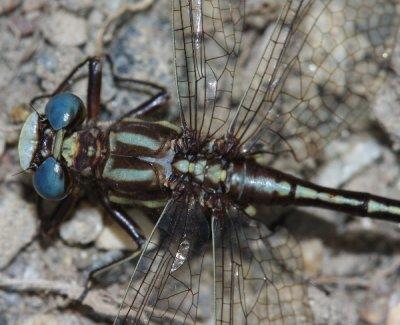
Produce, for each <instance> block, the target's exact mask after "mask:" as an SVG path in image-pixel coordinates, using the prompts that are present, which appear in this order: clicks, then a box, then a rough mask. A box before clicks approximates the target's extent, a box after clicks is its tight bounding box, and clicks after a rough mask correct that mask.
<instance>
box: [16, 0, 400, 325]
mask: <svg viewBox="0 0 400 325" xmlns="http://www.w3.org/2000/svg"><path fill="white" fill-rule="evenodd" d="M245 7H246V1H244V0H220V1H218V2H215V1H212V0H203V1H200V0H172V23H173V36H174V37H173V46H174V53H175V66H176V85H177V92H178V98H179V103H178V107H179V112H180V124H179V125H176V124H174V123H171V122H169V121H159V122H150V121H148V120H147V119H146V116H147V115H148V114H151V113H153V112H154V111H157V110H159V109H161V108H162V107H164V106H165V105H166V103H167V101H168V95H167V93H166V91H165V89H164V88H162V87H159V86H157V85H156V84H153V83H151V82H143V81H138V80H134V79H127V78H122V77H118V76H117V75H114V81H116V82H117V83H121V84H123V83H127V82H128V83H129V82H133V83H135V82H136V83H137V82H140V83H143V84H145V85H147V86H149V87H151V88H153V89H155V90H156V95H154V96H152V97H151V98H150V99H148V100H147V101H145V102H144V103H143V104H141V105H139V106H138V107H135V108H133V109H132V110H130V111H128V112H127V113H125V114H123V115H122V116H121V117H120V118H118V119H117V120H115V121H110V122H101V121H99V114H100V104H101V78H102V66H103V64H105V63H109V64H111V65H112V61H111V60H109V58H108V57H107V56H105V57H90V58H88V59H86V60H84V61H83V62H82V63H81V64H79V65H78V66H77V67H76V68H75V69H74V70H73V71H72V72H71V73H70V74H69V75H68V76H67V77H66V79H65V80H64V82H62V83H61V85H60V86H59V87H58V88H57V89H56V90H55V91H54V92H53V93H51V94H48V95H44V96H40V98H46V97H47V98H49V100H48V101H47V103H46V105H45V109H44V113H39V112H36V111H35V112H33V113H32V114H31V115H30V116H29V117H28V118H27V120H26V122H25V124H24V126H23V128H22V131H21V135H20V140H19V157H20V163H21V167H22V168H23V169H24V170H31V171H32V172H33V186H34V188H35V189H36V191H37V192H38V193H39V194H40V195H41V196H42V197H43V198H45V199H48V200H55V201H60V203H59V206H58V208H57V209H56V211H55V213H54V214H53V215H52V216H51V218H49V219H48V220H47V221H46V227H47V228H48V229H50V228H52V227H54V226H55V225H56V224H58V223H59V222H60V220H61V219H62V218H63V216H64V215H65V214H66V212H67V211H69V210H70V209H71V208H73V207H74V205H75V204H76V200H77V197H78V194H77V193H78V192H79V191H80V190H85V191H86V192H88V193H89V194H90V196H92V197H94V198H95V199H96V200H97V202H99V204H100V205H101V206H102V207H103V208H104V209H105V210H106V211H107V212H108V214H109V215H110V217H112V218H113V219H114V220H116V221H117V222H118V224H119V225H120V226H121V227H122V228H123V229H124V230H125V231H126V232H127V233H128V234H129V235H130V236H131V238H132V239H133V240H134V241H135V242H136V243H137V244H138V246H139V249H140V251H141V255H140V257H139V260H138V262H137V264H136V267H135V270H134V272H133V276H132V278H131V281H130V284H129V287H128V289H127V291H126V294H125V297H124V300H123V302H122V304H121V308H120V311H119V314H118V317H117V318H116V320H115V324H125V323H129V324H142V323H163V322H170V323H201V322H202V321H203V316H204V313H211V314H212V315H213V319H214V322H216V323H218V324H222V323H257V324H259V323H271V324H283V323H285V324H309V323H312V322H313V315H312V312H311V309H310V306H309V302H308V293H307V285H308V282H307V281H306V280H305V279H304V277H303V274H302V271H303V265H302V256H301V250H300V248H299V246H298V245H296V243H295V242H294V241H293V240H292V238H291V237H290V235H289V234H288V233H287V232H286V231H285V230H284V229H280V228H277V229H270V228H269V227H267V226H266V225H265V223H266V222H267V221H268V218H269V216H267V215H266V216H261V217H259V218H258V219H255V218H253V217H254V207H253V205H254V204H260V205H267V206H287V205H290V206H309V207H320V208H326V209H331V210H335V211H342V212H345V213H349V214H353V215H357V216H360V217H370V218H374V219H381V220H387V221H392V222H399V221H400V201H397V200H393V199H388V198H385V197H380V196H377V195H373V194H369V193H362V192H353V191H347V190H341V189H333V188H327V187H323V186H319V185H317V184H313V183H311V182H309V181H307V180H304V179H300V178H298V177H295V176H292V175H289V174H287V173H284V172H282V171H280V170H278V169H275V168H273V167H272V163H270V164H262V163H260V162H259V161H258V160H257V159H256V157H260V156H262V157H266V159H267V161H270V162H271V161H273V160H274V159H275V158H276V157H288V159H294V160H295V161H297V162H299V163H300V162H302V161H304V160H305V159H307V158H310V157H315V156H316V155H317V153H318V152H319V151H320V150H321V149H322V148H324V146H325V145H326V144H327V143H329V142H330V141H331V140H332V139H334V138H336V137H338V136H340V134H341V132H342V131H343V130H346V129H350V128H351V126H352V124H353V123H354V122H355V121H356V120H357V119H358V118H359V117H360V116H361V115H362V114H365V111H366V106H367V102H368V101H367V98H366V97H367V95H373V94H374V93H375V92H376V91H377V89H378V88H379V85H380V83H381V82H380V81H379V80H380V79H379V77H380V76H382V75H385V74H387V73H389V72H390V61H391V58H392V56H393V52H394V47H395V44H396V41H397V35H398V30H399V24H400V15H399V14H398V11H399V6H398V4H397V3H396V2H395V1H383V0H371V1H365V2H364V1H363V2H360V1H356V0H344V1H334V0H314V1H313V0H308V1H307V0H303V1H302V0H297V1H290V0H289V1H286V2H285V4H284V7H283V9H282V12H281V14H280V16H279V18H278V20H277V22H276V25H275V27H274V29H273V30H272V31H271V35H270V38H269V41H268V42H267V44H266V46H265V49H264V50H263V52H262V55H261V59H260V61H259V64H258V65H257V67H256V69H255V70H256V71H255V73H254V75H253V77H252V78H251V80H250V81H249V83H248V88H247V90H246V91H245V92H244V94H243V97H242V98H241V100H240V101H239V102H236V101H235V99H236V97H235V94H234V90H235V85H236V82H238V79H239V78H240V77H238V76H237V75H236V70H237V66H238V61H239V58H240V54H241V49H240V47H241V43H242V41H243V37H242V36H243V30H244V28H245V18H246V11H245ZM84 66H88V71H89V72H88V95H87V102H86V105H85V104H84V103H83V101H82V100H81V99H80V98H79V97H77V96H76V95H74V94H72V93H70V92H67V91H66V88H67V86H68V83H69V81H70V80H71V79H72V78H73V76H74V75H75V74H76V73H77V71H79V70H80V69H81V68H83V67H84ZM36 99H37V98H36ZM36 99H35V100H36ZM131 205H134V206H139V207H145V208H148V209H154V210H162V212H161V214H160V215H159V217H158V220H157V222H156V225H155V227H154V230H153V232H152V233H151V234H150V236H149V237H148V238H147V239H146V238H145V237H144V236H143V234H142V231H141V229H140V225H138V224H137V223H135V222H134V221H133V220H132V219H131V218H129V216H128V215H127V214H126V213H125V211H124V206H131ZM260 219H261V220H260ZM207 252H211V255H212V277H213V289H212V292H213V299H212V300H211V301H210V299H207V298H205V296H204V291H205V288H206V287H207V283H206V282H207V281H206V280H207V279H206V278H207V277H206V276H205V274H206V272H207V271H209V270H207V267H206V262H205V261H206V258H207V256H206V254H207Z"/></svg>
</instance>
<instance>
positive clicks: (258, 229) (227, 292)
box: [212, 208, 313, 324]
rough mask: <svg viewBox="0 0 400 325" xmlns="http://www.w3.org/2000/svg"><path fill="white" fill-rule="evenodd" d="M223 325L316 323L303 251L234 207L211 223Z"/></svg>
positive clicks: (218, 307) (217, 304)
mask: <svg viewBox="0 0 400 325" xmlns="http://www.w3.org/2000/svg"><path fill="white" fill-rule="evenodd" d="M212 230H213V247H214V263H215V272H214V274H215V275H214V276H215V280H214V281H215V295H216V297H215V311H216V315H215V317H216V321H217V323H218V324H221V323H224V324H245V323H249V324H311V323H312V319H313V317H312V313H311V310H310V308H309V305H308V295H307V287H306V282H305V281H304V280H303V278H302V274H303V273H302V271H303V265H302V258H301V250H300V247H299V246H298V245H297V243H296V241H295V240H294V239H293V238H291V237H290V236H289V234H288V233H287V232H285V231H283V230H281V231H278V232H276V233H275V232H274V233H273V234H272V233H271V232H269V231H268V229H267V228H266V227H265V226H264V225H262V224H261V223H259V222H257V221H255V220H250V219H249V218H248V217H247V216H246V215H245V214H244V213H243V212H242V211H241V210H239V209H236V208H231V209H229V210H228V211H227V215H226V218H224V219H223V220H219V219H216V218H214V219H213V223H212Z"/></svg>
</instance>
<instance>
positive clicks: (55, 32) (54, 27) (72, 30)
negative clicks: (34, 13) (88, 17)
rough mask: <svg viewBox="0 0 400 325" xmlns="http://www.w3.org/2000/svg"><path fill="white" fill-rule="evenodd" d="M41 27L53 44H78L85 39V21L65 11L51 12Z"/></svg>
mask: <svg viewBox="0 0 400 325" xmlns="http://www.w3.org/2000/svg"><path fill="white" fill-rule="evenodd" d="M41 27H42V31H43V34H44V36H45V38H46V39H47V40H48V41H49V42H50V43H52V44H53V45H58V46H80V45H83V44H84V43H85V42H86V41H87V37H88V36H87V26H86V21H85V20H84V19H83V18H79V17H77V16H75V15H73V14H71V13H69V12H67V11H57V12H55V13H53V14H51V15H50V16H49V17H48V18H46V19H45V20H44V22H43V24H42V26H41Z"/></svg>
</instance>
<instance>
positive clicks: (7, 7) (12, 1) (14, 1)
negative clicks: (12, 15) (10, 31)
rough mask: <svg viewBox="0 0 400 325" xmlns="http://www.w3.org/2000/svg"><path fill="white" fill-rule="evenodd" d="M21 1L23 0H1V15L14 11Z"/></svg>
mask: <svg viewBox="0 0 400 325" xmlns="http://www.w3.org/2000/svg"><path fill="white" fill-rule="evenodd" d="M21 2H22V0H0V15H3V14H7V13H9V12H11V11H13V10H14V9H15V8H17V7H18V6H19V5H20V4H21Z"/></svg>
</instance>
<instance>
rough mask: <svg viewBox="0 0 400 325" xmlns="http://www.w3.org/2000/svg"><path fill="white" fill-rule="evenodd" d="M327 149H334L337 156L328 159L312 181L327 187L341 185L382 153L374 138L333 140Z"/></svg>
mask: <svg viewBox="0 0 400 325" xmlns="http://www.w3.org/2000/svg"><path fill="white" fill-rule="evenodd" d="M327 151H335V152H336V153H337V156H336V157H332V158H331V159H329V160H328V162H327V163H326V165H325V166H323V167H322V168H321V169H320V171H319V173H318V175H317V177H315V178H314V180H313V181H315V182H316V183H317V184H319V185H323V186H329V187H340V186H342V185H343V184H345V183H346V182H348V181H349V180H350V179H351V178H352V177H353V176H354V175H355V174H357V173H359V172H360V171H361V170H362V169H363V168H365V167H366V166H368V165H369V164H371V163H372V162H374V161H375V160H376V159H378V158H379V157H380V156H381V155H382V150H381V147H380V146H379V144H378V143H377V142H376V141H375V140H374V139H371V138H362V137H356V138H354V139H353V138H351V139H348V140H347V141H334V142H332V143H331V144H330V145H329V147H328V148H327Z"/></svg>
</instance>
